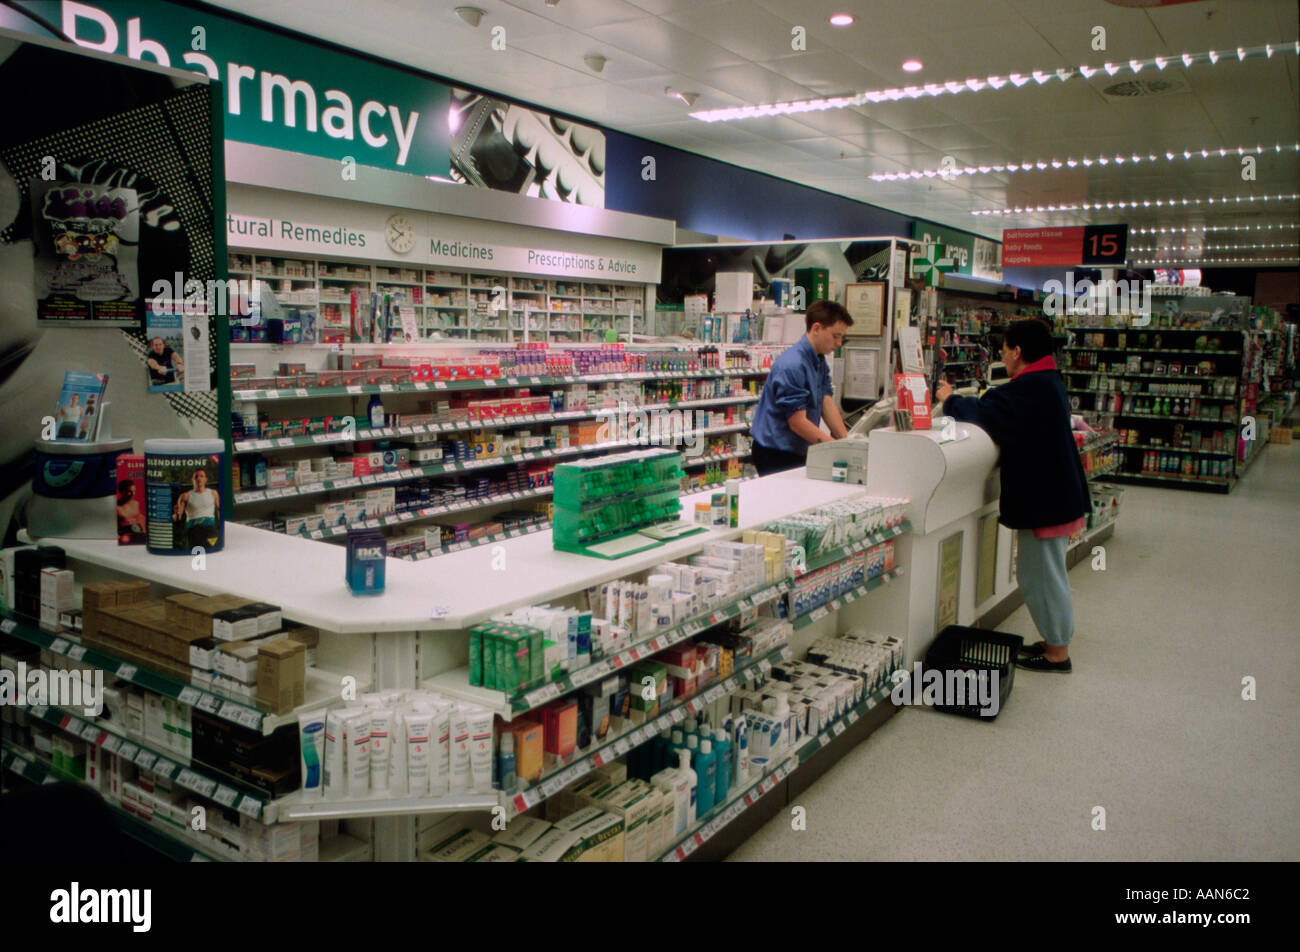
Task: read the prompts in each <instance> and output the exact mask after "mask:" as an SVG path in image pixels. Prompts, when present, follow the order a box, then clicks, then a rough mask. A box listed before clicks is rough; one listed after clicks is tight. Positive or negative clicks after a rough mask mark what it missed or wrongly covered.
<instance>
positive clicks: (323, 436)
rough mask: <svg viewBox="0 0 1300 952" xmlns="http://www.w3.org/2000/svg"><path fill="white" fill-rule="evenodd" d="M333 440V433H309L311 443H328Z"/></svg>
mask: <svg viewBox="0 0 1300 952" xmlns="http://www.w3.org/2000/svg"><path fill="white" fill-rule="evenodd" d="M333 440H334V434H333V433H313V434H312V435H311V441H312V442H313V443H329V442H332V441H333Z"/></svg>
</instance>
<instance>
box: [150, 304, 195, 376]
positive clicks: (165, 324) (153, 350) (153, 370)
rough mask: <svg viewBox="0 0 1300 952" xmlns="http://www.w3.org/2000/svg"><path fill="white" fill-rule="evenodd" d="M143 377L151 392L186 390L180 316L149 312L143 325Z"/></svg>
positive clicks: (183, 341) (183, 345)
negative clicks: (144, 346)
mask: <svg viewBox="0 0 1300 952" xmlns="http://www.w3.org/2000/svg"><path fill="white" fill-rule="evenodd" d="M144 335H145V340H146V347H147V349H146V350H145V355H144V367H145V375H146V377H147V378H148V387H149V392H150V393H181V392H183V391H184V390H185V359H184V357H183V356H182V354H183V353H184V352H185V335H184V331H183V329H182V328H181V315H179V314H155V313H154V312H153V311H150V312H149V316H148V318H147V320H146V323H145V332H144Z"/></svg>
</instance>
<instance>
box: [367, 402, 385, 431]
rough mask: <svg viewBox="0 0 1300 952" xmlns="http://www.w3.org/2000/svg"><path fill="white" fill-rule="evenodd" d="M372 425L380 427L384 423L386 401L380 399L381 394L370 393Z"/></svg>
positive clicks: (376, 427) (375, 427)
mask: <svg viewBox="0 0 1300 952" xmlns="http://www.w3.org/2000/svg"><path fill="white" fill-rule="evenodd" d="M369 417H370V426H371V428H373V429H380V428H382V427H383V425H384V402H383V401H382V400H380V399H379V394H377V393H372V394H371V395H370V410H369Z"/></svg>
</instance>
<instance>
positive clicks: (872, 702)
mask: <svg viewBox="0 0 1300 952" xmlns="http://www.w3.org/2000/svg"><path fill="white" fill-rule="evenodd" d="M879 703H880V702H879V701H878V700H876V699H875V698H874V697H871V698H867V710H868V711H869V710H871V709H872V708H873V707H875V706H876V705H877V704H879Z"/></svg>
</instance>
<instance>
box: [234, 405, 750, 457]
mask: <svg viewBox="0 0 1300 952" xmlns="http://www.w3.org/2000/svg"><path fill="white" fill-rule="evenodd" d="M757 402H758V397H756V396H754V395H753V394H743V395H735V394H733V395H731V396H727V397H710V398H703V399H699V400H678V401H669V402H667V403H653V404H648V405H645V406H641V405H635V406H631V409H633V410H645V411H650V410H670V409H687V408H692V407H707V406H726V405H728V404H737V403H757ZM621 412H623V408H618V407H615V408H608V407H601V408H597V409H584V410H558V411H554V412H551V413H523V414H519V415H516V416H504V417H494V418H491V419H481V420H448V421H444V422H441V423H411V424H403V425H398V426H382V427H367V428H364V429H358V430H356V431H355V432H354V433H353V434H351V435H347V434H344V433H341V432H340V433H313V434H311V435H310V436H274V437H268V438H265V439H244V440H235V444H234V446H235V452H236V453H252V452H256V451H258V450H281V449H296V448H298V447H306V446H328V445H330V444H337V443H361V442H365V441H369V440H391V439H395V438H401V437H403V436H414V435H416V434H424V433H428V434H438V433H460V432H468V431H471V430H484V429H495V428H501V427H513V426H527V425H529V424H533V423H567V422H569V421H570V420H590V419H596V418H599V417H602V416H614V415H616V414H618V413H621Z"/></svg>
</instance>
